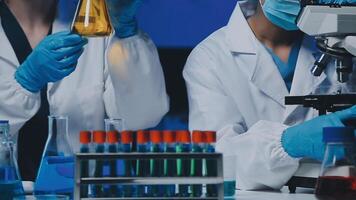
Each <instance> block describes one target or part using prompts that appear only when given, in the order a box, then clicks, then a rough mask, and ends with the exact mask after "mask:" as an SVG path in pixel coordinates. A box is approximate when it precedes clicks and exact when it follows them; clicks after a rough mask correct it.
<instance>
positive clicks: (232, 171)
mask: <svg viewBox="0 0 356 200" xmlns="http://www.w3.org/2000/svg"><path fill="white" fill-rule="evenodd" d="M223 162H224V165H223V169H224V196H225V197H232V196H234V195H235V191H236V155H233V154H230V155H226V154H224V155H223Z"/></svg>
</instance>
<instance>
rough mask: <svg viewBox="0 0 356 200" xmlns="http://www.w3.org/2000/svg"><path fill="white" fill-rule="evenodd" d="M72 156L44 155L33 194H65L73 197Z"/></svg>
mask: <svg viewBox="0 0 356 200" xmlns="http://www.w3.org/2000/svg"><path fill="white" fill-rule="evenodd" d="M73 177H74V157H73V156H46V157H44V158H43V159H42V163H41V166H40V170H39V174H38V176H37V179H36V183H35V194H36V195H44V194H56V195H67V196H70V197H71V198H73V189H74V178H73Z"/></svg>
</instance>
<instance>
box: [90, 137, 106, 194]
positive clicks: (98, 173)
mask: <svg viewBox="0 0 356 200" xmlns="http://www.w3.org/2000/svg"><path fill="white" fill-rule="evenodd" d="M95 152H96V153H104V152H105V146H104V145H103V144H97V147H96V148H95ZM104 164H105V163H104V161H102V160H96V161H95V171H94V177H103V176H104ZM93 195H94V197H104V188H103V186H102V185H93Z"/></svg>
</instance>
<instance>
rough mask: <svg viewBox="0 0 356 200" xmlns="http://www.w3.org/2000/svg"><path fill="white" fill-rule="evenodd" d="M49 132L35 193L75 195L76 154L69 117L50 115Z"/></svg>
mask: <svg viewBox="0 0 356 200" xmlns="http://www.w3.org/2000/svg"><path fill="white" fill-rule="evenodd" d="M48 120H49V121H48V123H49V126H48V128H49V133H48V139H47V142H46V146H45V149H44V152H43V156H42V161H41V166H40V169H39V171H38V174H37V178H36V182H35V194H36V195H42V194H57V195H67V196H70V197H73V189H74V154H73V151H72V148H71V146H70V145H69V142H68V118H67V117H61V116H49V117H48Z"/></svg>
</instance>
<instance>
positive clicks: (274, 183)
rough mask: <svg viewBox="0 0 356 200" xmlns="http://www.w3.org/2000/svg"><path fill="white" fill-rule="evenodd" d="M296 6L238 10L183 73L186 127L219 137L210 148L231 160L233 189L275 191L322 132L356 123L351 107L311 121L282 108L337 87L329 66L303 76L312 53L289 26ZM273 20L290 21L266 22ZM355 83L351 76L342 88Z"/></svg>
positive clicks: (308, 113)
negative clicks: (187, 113)
mask: <svg viewBox="0 0 356 200" xmlns="http://www.w3.org/2000/svg"><path fill="white" fill-rule="evenodd" d="M298 3H299V1H283V0H281V1H274V0H265V1H262V5H263V7H262V6H261V4H259V3H257V4H258V5H257V8H256V2H255V1H250V2H245V3H238V4H237V6H236V8H235V10H234V12H233V14H232V16H231V18H230V21H229V23H228V25H227V26H226V27H223V28H221V29H220V30H218V31H216V32H215V33H213V34H212V35H211V36H210V37H208V38H207V39H206V40H205V41H203V42H202V43H201V44H199V45H198V46H197V47H196V48H195V49H194V51H193V52H192V53H191V55H190V57H189V59H188V61H187V64H186V66H185V69H184V72H183V74H184V78H185V80H186V83H187V89H188V96H189V105H190V117H189V127H190V129H191V130H202V129H203V130H216V131H218V143H217V149H218V150H219V151H222V152H223V153H224V154H225V155H228V154H231V155H236V168H235V171H236V180H237V187H238V188H240V189H247V190H249V189H265V188H274V189H279V188H281V187H282V186H283V185H284V184H285V183H286V182H287V181H288V180H289V179H290V178H291V177H292V176H293V174H294V173H295V172H296V170H297V169H298V166H299V160H300V159H301V158H303V157H309V158H314V159H318V160H320V159H321V156H322V153H323V149H324V146H323V144H322V141H321V135H322V127H324V126H343V123H342V122H343V120H346V119H349V118H352V117H353V118H355V116H356V112H355V108H353V109H350V110H347V111H343V112H340V113H337V114H333V115H328V116H325V117H323V118H318V117H317V116H318V113H317V112H316V111H314V110H312V109H307V108H303V107H302V106H285V104H284V98H285V97H286V96H289V95H308V94H311V93H313V92H315V90H316V88H322V87H328V88H333V87H338V84H337V81H336V76H335V68H334V67H332V66H330V67H329V68H328V69H327V70H326V72H325V73H324V74H323V75H321V76H320V77H314V76H313V75H312V74H311V73H310V70H311V67H312V66H313V64H314V62H315V59H316V56H317V55H318V54H319V52H318V49H317V48H316V47H315V41H314V40H313V38H311V37H308V36H306V35H303V33H301V32H300V31H298V30H297V27H296V25H295V24H294V21H295V19H296V17H297V14H298V12H299V5H297V7H295V4H298ZM292 4H294V5H292ZM281 8H283V9H281ZM296 8H297V9H296ZM276 10H278V12H277V13H274V14H273V12H274V11H276ZM284 11H285V12H290V13H289V14H288V15H286V13H283V12H284ZM271 14H272V16H271ZM278 15H282V16H283V15H286V16H289V17H290V16H293V15H294V17H293V18H292V19H289V21H288V18H287V19H284V20H280V18H279V17H277V19H276V18H274V19H273V16H274V17H276V16H278ZM266 16H269V17H266ZM287 30H290V31H287ZM355 83H356V76H355V74H354V75H353V76H352V77H351V81H350V82H349V83H348V84H346V85H344V86H343V87H349V86H352V85H355ZM340 87H341V86H340ZM325 92H331V90H330V91H325ZM315 117H317V118H315ZM314 118H315V119H314ZM311 119H313V120H311ZM307 120H310V121H309V122H307V123H304V122H305V121H307Z"/></svg>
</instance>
